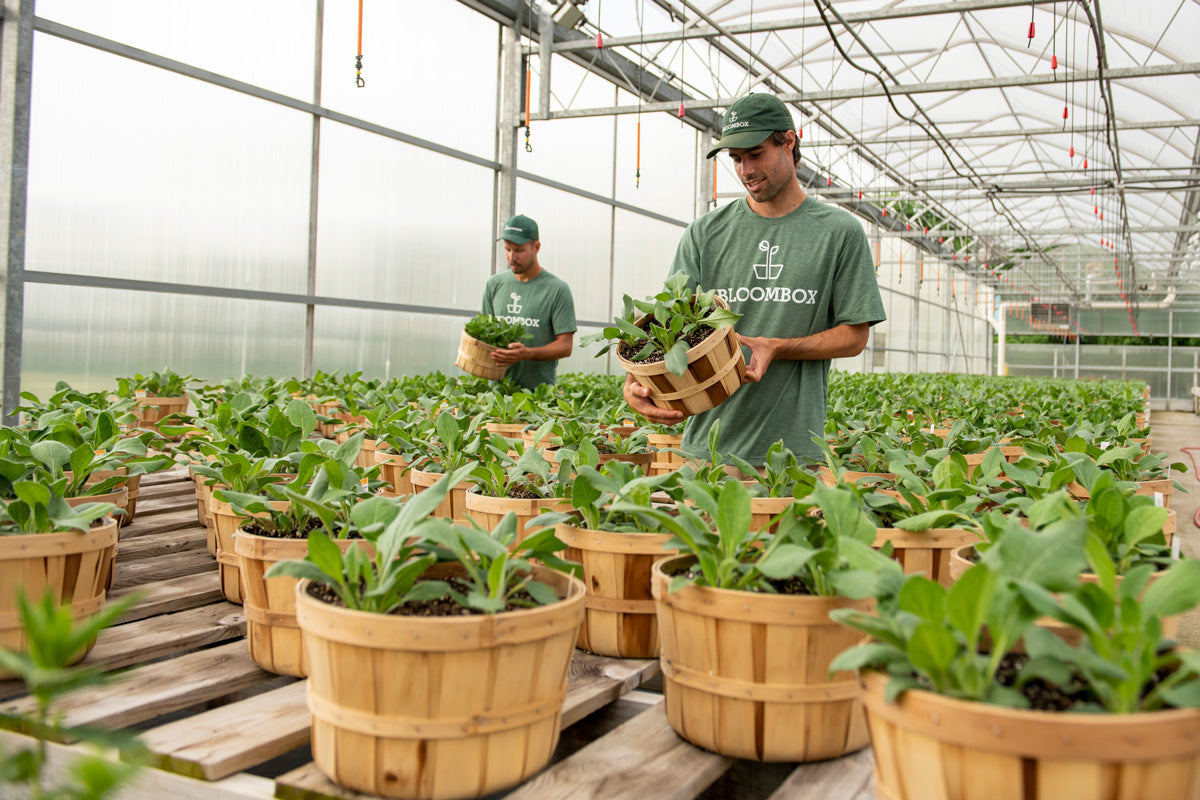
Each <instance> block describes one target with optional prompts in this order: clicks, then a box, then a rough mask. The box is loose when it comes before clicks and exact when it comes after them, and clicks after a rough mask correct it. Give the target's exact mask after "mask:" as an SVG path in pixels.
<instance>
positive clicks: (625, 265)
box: [604, 209, 707, 319]
mask: <svg viewBox="0 0 1200 800" xmlns="http://www.w3.org/2000/svg"><path fill="white" fill-rule="evenodd" d="M616 225H617V235H616V236H615V237H614V241H615V252H614V255H613V291H612V304H611V306H610V310H609V311H608V314H607V316H606V317H605V318H604V319H612V317H613V316H615V315H616V314H619V313H621V309H622V307H623V301H622V298H623V296H624V295H629V296H630V297H632V298H634V299H635V300H641V299H643V298H645V297H649V296H652V295H655V294H658V293H659V292H661V291H662V290H663V281H664V280H666V278H667V275H668V273H670V271H671V264H672V263H673V262H674V260H675V250H676V248H677V247H678V246H679V240H680V238H681V237H682V236H683V228H681V227H679V226H676V225H670V224H668V223H665V222H660V221H659V220H656V219H651V218H650V217H644V216H642V215H641V214H634V213H631V212H629V211H624V210H622V209H617V215H616ZM706 288H707V287H706Z"/></svg>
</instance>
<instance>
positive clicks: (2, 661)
mask: <svg viewBox="0 0 1200 800" xmlns="http://www.w3.org/2000/svg"><path fill="white" fill-rule="evenodd" d="M137 600H138V597H137V596H136V595H131V596H129V597H126V598H123V599H122V600H119V601H114V602H110V603H107V604H106V605H105V606H104V608H102V609H100V610H99V611H97V612H96V613H95V614H93V615H91V616H89V617H87V618H85V619H82V620H79V621H76V620H75V619H74V614H73V613H72V611H71V608H70V606H66V605H59V604H57V603H56V602H55V599H54V596H53V594H52V593H51V592H50V591H47V592H46V593H45V595H44V596H43V597H42V598H41V600H40V601H38V602H30V600H29V599H28V598H27V597H26V596H25V592H24V590H18V593H17V603H18V614H19V617H20V620H21V627H22V629H23V630H24V632H25V640H26V642H27V646H26V649H25V650H24V651H23V652H17V651H14V650H7V649H4V648H0V667H2V668H4V669H6V670H8V671H10V672H12V673H15V674H16V675H17V676H18V677H19V678H20V679H21V680H22V681H23V682H24V684H25V687H26V688H27V689H28V691H29V693H30V695H32V696H33V698H34V700H35V701H36V705H35V709H34V711H33V713H32V715H30V717H28V718H26V719H24V720H22V721H20V722H19V723H18V724H17V726H16V727H18V728H21V729H25V730H28V731H29V732H30V733H32V734H33V735H35V736H36V737H37V743H36V744H35V745H34V746H33V747H32V748H29V749H23V750H18V751H16V752H12V753H4V754H3V756H4V757H3V758H0V794H4V796H6V797H7V796H8V794H7V792H5V791H4V788H3V787H5V786H17V787H23V788H22V789H19V790H18V791H19V792H20V795H19V796H21V797H28V798H30V800H51V798H55V799H56V800H57V799H58V798H61V800H83V799H84V798H87V799H88V800H101V798H104V797H108V796H110V795H112V794H113V793H114V792H116V791H117V790H119V788H120V787H121V786H122V785H123V784H124V783H127V782H128V781H129V780H130V779H131V778H132V777H133V776H134V774H135V773H136V772H137V770H138V769H139V768H140V766H141V763H142V762H143V761H144V760H145V753H144V749H143V748H142V747H141V745H139V744H138V743H137V741H136V740H135V739H133V738H132V737H130V736H128V735H126V734H122V733H120V732H110V731H102V730H98V729H94V728H85V727H71V728H66V727H63V726H62V724H61V721H60V720H59V719H58V718H57V717H56V716H54V715H53V713H52V711H53V706H54V704H55V703H56V702H57V701H58V700H59V699H60V698H62V697H63V696H64V695H66V694H67V693H69V692H73V691H76V690H78V689H83V688H86V687H89V686H98V685H101V684H104V683H106V682H108V681H109V680H110V679H111V678H110V676H109V675H107V674H105V673H104V672H103V671H102V670H101V669H100V668H98V667H95V666H91V667H69V666H67V665H68V664H70V663H71V661H72V660H73V659H75V658H76V657H77V656H78V654H79V653H80V651H82V650H84V649H85V648H86V647H87V646H88V645H89V644H90V643H91V642H93V641H94V640H95V639H96V636H97V635H99V633H100V631H102V630H103V629H104V628H106V627H108V626H109V625H111V624H112V623H113V622H114V621H115V620H116V619H117V618H118V617H120V616H121V615H122V614H124V613H125V612H126V611H128V610H129V609H130V608H131V607H132V606H133V604H134V603H136V602H137ZM48 740H53V741H66V740H72V741H83V742H85V743H87V744H90V745H93V746H95V747H97V748H100V747H105V748H113V747H116V748H118V749H119V750H120V752H121V762H113V761H109V760H108V759H106V758H104V757H102V756H100V755H98V754H97V755H85V756H81V757H79V758H77V759H75V760H74V761H72V762H71V763H70V764H69V765H68V767H67V770H66V772H67V781H66V782H65V783H63V784H61V785H58V786H48V785H47V781H46V775H45V768H46V756H47V746H46V742H47V741H48Z"/></svg>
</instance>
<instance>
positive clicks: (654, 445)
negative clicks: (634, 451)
mask: <svg viewBox="0 0 1200 800" xmlns="http://www.w3.org/2000/svg"><path fill="white" fill-rule="evenodd" d="M646 440H647V441H648V442H649V443H650V447H651V449H652V452H653V453H654V460H653V461H651V462H650V474H651V475H665V474H666V473H668V472H674V471H675V470H677V469H679V468H680V467H682V466H683V456H681V455H679V454H678V453H669V452H667V449H668V448H674V449H678V448H679V447H681V446H682V445H683V434H679V433H651V434H647V435H646Z"/></svg>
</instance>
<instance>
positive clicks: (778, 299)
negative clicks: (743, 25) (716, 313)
mask: <svg viewBox="0 0 1200 800" xmlns="http://www.w3.org/2000/svg"><path fill="white" fill-rule="evenodd" d="M721 150H728V151H729V157H730V159H731V160H732V161H733V164H734V168H735V170H736V171H737V175H738V178H739V179H740V180H741V182H742V186H743V187H745V189H746V192H747V195H748V196H747V197H745V198H744V199H741V200H738V201H736V202H733V203H729V204H728V205H724V206H721V207H720V208H717V209H714V210H713V211H710V212H709V213H707V214H705V215H704V216H702V217H700V218H699V219H697V220H695V221H694V222H692V224H691V225H689V226H688V228H687V230H686V231H685V232H684V234H683V239H682V240H681V241H680V243H679V247H678V249H677V250H676V253H675V262H674V264H673V266H672V268H671V271H672V272H673V273H674V272H684V273H686V274H687V275H688V277H689V278H690V280H689V283H690V284H691V285H692V286H697V285H698V286H700V287H701V288H702V289H704V290H705V291H710V290H715V291H716V292H717V294H718V295H720V296H721V297H722V298H723V299H724V300H725V301H726V302H728V304H729V307H730V308H731V309H732V310H733V311H736V312H738V313H740V314H742V315H743V317H742V319H741V320H739V322H738V323H737V326H736V329H737V332H738V335H739V336H740V337H741V341H742V345H743V348H744V350H745V351H748V354H749V358H750V362H749V365H748V366H747V370H746V379H745V380H744V381H743V383H744V384H747V385H744V386H743V387H742V388H741V389H739V390H738V391H737V392H735V393H734V394H733V395H732V396H731V397H730V398H729V399H728V400H726V401H725V402H724V403H722V404H721V405H719V406H717V407H716V408H714V409H712V410H710V411H705V412H703V413H701V414H698V415H696V416H694V417H692V418H691V419H690V420H689V421H688V424H687V426H686V427H685V429H684V434H683V446H682V449H683V450H684V451H685V452H687V453H689V454H691V455H693V456H697V457H706V456H707V454H708V446H707V440H708V432H709V429H710V428H712V426H713V424H714V423H715V422H716V421H717V420H718V419H719V420H721V435H720V444H719V447H720V451H721V452H722V453H736V454H737V455H739V456H741V457H742V458H744V459H746V460H747V461H748V462H750V463H751V464H759V465H761V464H763V463H764V462H765V460H766V454H767V450H768V448H770V446H771V445H772V444H774V443H775V442H776V441H778V440H780V439H782V440H783V442H784V444H785V445H786V446H787V447H789V448H791V450H792V451H793V452H795V453H796V454H797V455H798V456H801V457H808V458H810V459H813V460H816V459H819V458H820V457H821V453H820V449H819V448H818V447H817V445H816V444H815V443H814V442H813V441H812V437H813V435H823V433H824V430H825V403H826V388H827V380H828V375H829V367H830V359H834V358H847V357H850V356H855V355H858V354H859V353H861V352H862V350H863V348H864V347H865V346H866V343H867V336H868V329H869V328H870V326H872V325H874V324H875V323H877V322H882V321H883V320H884V319H885V318H886V315H885V313H884V309H883V302H882V300H881V298H880V296H879V286H878V284H877V282H876V278H875V270H874V265H873V263H872V261H871V252H870V247H869V246H868V244H867V237H866V234H865V233H864V232H863V228H862V226H861V225H860V224H859V223H858V221H857V220H855V219H854V217H852V216H851V215H850V214H849V213H847V212H845V211H843V210H841V209H838V208H835V207H833V206H830V205H826V204H824V203H822V202H820V201H819V200H817V199H816V198H815V197H809V196H807V195H806V194H805V192H804V189H803V188H802V187H801V186H800V181H799V180H798V178H797V177H796V166H797V165H798V164H799V162H800V143H799V137H798V136H797V134H796V130H795V125H794V123H793V122H792V115H791V113H790V112H789V111H788V109H787V106H785V105H784V104H783V103H782V102H781V101H780V100H779V99H778V98H776V97H774V96H772V95H768V94H750V95H747V96H745V97H743V98H741V99H739V100H738V101H737V102H735V103H734V104H733V105H731V106H730V107H729V109H728V110H727V111H726V112H725V116H724V119H723V124H722V129H721V139H720V140H719V141H718V142H717V143H716V145H715V146H714V147H713V148H712V149H711V150H709V152H708V157H709V158H712V157H713V156H715V155H716V154H717V153H718V152H720V151H721ZM648 395H649V389H647V388H646V387H643V386H641V385H639V384H638V383H636V382H635V381H634V380H633V379H632V377H628V378H627V379H626V381H625V399H626V401H627V402H628V403H629V405H630V407H632V408H633V409H634V410H635V411H637V412H638V413H640V414H641V415H642V416H644V417H646V419H648V420H650V421H651V422H663V423H668V424H673V423H677V422H680V421H682V420H683V414H682V413H680V412H678V411H670V410H666V409H662V408H658V407H657V406H655V405H653V404H652V403H651V402H650V401H649V400H648V399H647V397H648Z"/></svg>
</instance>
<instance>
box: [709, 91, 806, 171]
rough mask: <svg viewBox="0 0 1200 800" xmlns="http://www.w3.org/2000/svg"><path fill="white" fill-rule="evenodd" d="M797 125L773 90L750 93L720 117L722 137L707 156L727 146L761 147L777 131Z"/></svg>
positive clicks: (794, 127) (791, 128)
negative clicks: (770, 92) (762, 92)
mask: <svg viewBox="0 0 1200 800" xmlns="http://www.w3.org/2000/svg"><path fill="white" fill-rule="evenodd" d="M795 129H796V124H795V123H794V122H793V121H792V114H791V112H790V111H788V110H787V106H785V105H784V104H783V101H782V100H780V99H779V98H778V97H776V96H775V95H773V94H760V93H756V94H748V95H746V96H745V97H743V98H741V99H740V100H737V101H736V102H734V104H733V105H731V106H730V107H729V109H728V110H727V111H726V112H725V118H724V119H723V120H721V139H720V141H718V142H717V143H716V144H715V145H713V147H712V149H711V150H709V151H708V156H707V158H712V157H713V156H715V155H716V154H717V153H719V152H721V151H722V150H724V149H726V148H728V147H736V148H739V149H740V148H746V147H758V146H759V145H760V144H762V143H763V142H764V141H766V138H767V137H768V136H770V135H771V134H772V133H774V132H775V131H791V130H795Z"/></svg>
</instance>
